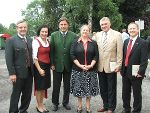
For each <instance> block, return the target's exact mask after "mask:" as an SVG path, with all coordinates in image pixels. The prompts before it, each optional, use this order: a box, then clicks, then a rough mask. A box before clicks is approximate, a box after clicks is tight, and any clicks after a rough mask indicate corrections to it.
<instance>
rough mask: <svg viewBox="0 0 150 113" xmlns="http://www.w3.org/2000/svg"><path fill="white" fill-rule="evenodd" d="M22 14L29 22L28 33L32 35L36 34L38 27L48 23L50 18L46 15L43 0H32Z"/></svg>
mask: <svg viewBox="0 0 150 113" xmlns="http://www.w3.org/2000/svg"><path fill="white" fill-rule="evenodd" d="M22 15H23V16H24V17H25V20H26V21H27V22H28V28H29V29H28V33H29V35H30V36H34V35H36V31H37V28H38V27H39V26H41V25H42V24H47V22H48V20H47V19H46V17H45V16H44V9H43V7H42V1H41V0H34V1H32V2H31V3H30V4H29V5H28V6H27V8H26V10H25V11H22Z"/></svg>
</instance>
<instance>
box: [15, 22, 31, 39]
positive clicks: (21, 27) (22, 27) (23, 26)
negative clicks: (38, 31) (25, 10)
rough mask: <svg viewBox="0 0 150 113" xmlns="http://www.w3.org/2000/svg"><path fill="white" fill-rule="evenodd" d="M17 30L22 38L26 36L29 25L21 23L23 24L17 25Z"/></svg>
mask: <svg viewBox="0 0 150 113" xmlns="http://www.w3.org/2000/svg"><path fill="white" fill-rule="evenodd" d="M16 29H17V32H18V33H19V34H20V35H21V36H25V35H26V33H27V29H28V28H27V23H26V22H21V23H18V24H17V25H16Z"/></svg>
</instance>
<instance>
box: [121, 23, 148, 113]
mask: <svg viewBox="0 0 150 113" xmlns="http://www.w3.org/2000/svg"><path fill="white" fill-rule="evenodd" d="M128 32H129V34H130V38H129V39H126V40H125V42H124V46H123V62H122V71H121V74H122V82H123V86H122V99H123V108H124V110H123V111H122V112H121V113H131V106H130V100H131V87H132V89H133V97H134V101H133V111H132V113H140V112H141V108H142V95H141V91H142V89H141V85H142V80H143V78H144V76H145V70H146V67H147V57H148V45H147V43H146V41H145V40H143V39H141V38H140V37H139V36H138V32H139V27H138V25H137V24H136V23H134V22H132V23H130V24H129V25H128ZM133 67H136V68H137V71H135V70H134V68H133ZM133 70H134V73H135V72H136V74H133Z"/></svg>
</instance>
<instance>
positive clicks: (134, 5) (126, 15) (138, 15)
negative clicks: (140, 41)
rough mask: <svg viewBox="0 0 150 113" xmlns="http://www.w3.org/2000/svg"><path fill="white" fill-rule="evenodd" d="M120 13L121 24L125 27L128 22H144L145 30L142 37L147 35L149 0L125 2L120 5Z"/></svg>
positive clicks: (149, 11) (149, 21) (128, 0)
mask: <svg viewBox="0 0 150 113" xmlns="http://www.w3.org/2000/svg"><path fill="white" fill-rule="evenodd" d="M120 12H121V13H122V15H123V23H125V24H124V26H123V27H126V26H127V25H128V24H129V23H130V22H134V21H136V20H139V19H141V20H144V22H145V30H144V32H145V31H146V32H145V33H144V32H143V35H148V34H147V33H148V32H147V30H148V31H150V27H149V26H150V1H149V0H125V2H124V3H122V4H121V5H120Z"/></svg>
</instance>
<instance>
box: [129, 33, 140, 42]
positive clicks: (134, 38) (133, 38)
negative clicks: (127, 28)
mask: <svg viewBox="0 0 150 113" xmlns="http://www.w3.org/2000/svg"><path fill="white" fill-rule="evenodd" d="M137 37H138V35H137V36H135V37H132V38H131V37H130V39H131V40H132V41H133V42H135V40H136V39H137Z"/></svg>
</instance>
